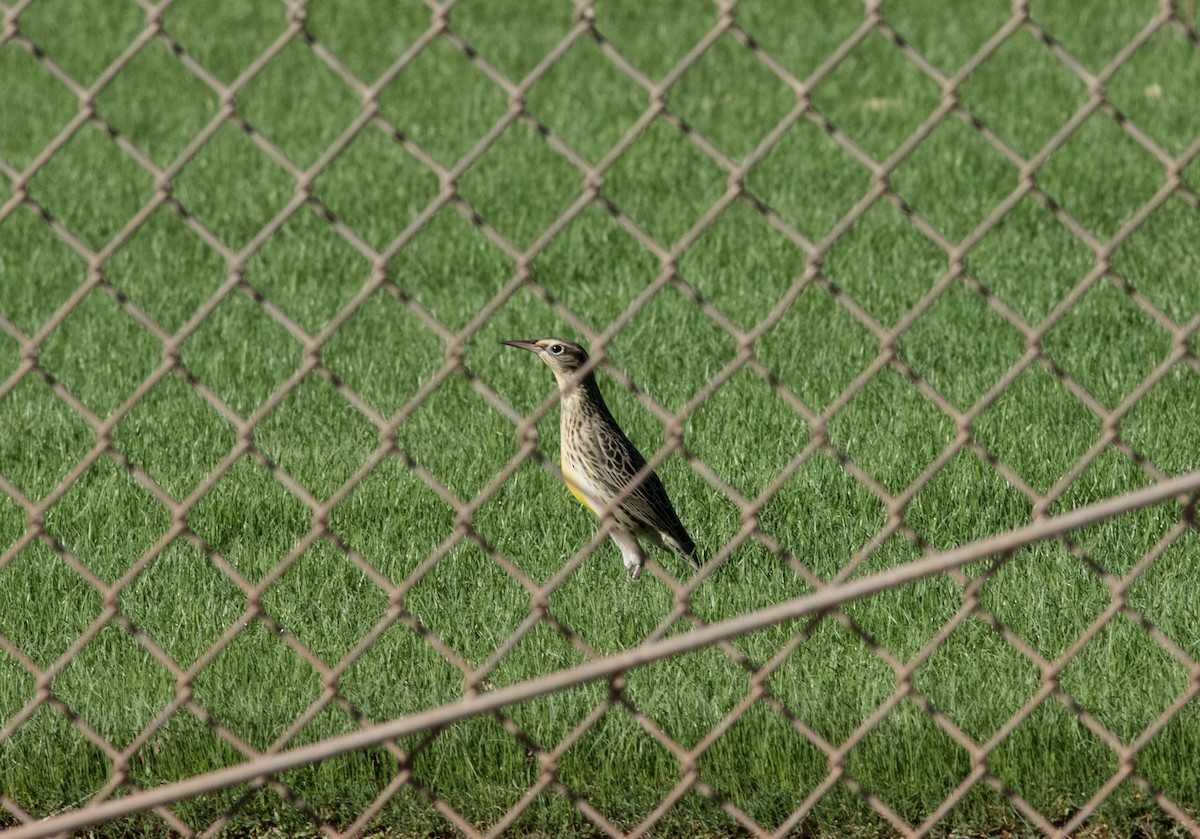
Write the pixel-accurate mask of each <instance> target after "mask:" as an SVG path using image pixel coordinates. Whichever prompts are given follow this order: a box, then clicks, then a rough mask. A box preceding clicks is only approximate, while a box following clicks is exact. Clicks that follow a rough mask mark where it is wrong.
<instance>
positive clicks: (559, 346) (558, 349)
mask: <svg viewBox="0 0 1200 839" xmlns="http://www.w3.org/2000/svg"><path fill="white" fill-rule="evenodd" d="M562 351H563V346H562V344H554V345H553V346H551V347H550V352H552V353H554V354H555V355H562Z"/></svg>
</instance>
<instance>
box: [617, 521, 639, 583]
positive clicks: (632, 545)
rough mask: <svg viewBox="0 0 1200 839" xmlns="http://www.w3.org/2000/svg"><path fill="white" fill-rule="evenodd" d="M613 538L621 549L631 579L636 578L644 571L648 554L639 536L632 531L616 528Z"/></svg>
mask: <svg viewBox="0 0 1200 839" xmlns="http://www.w3.org/2000/svg"><path fill="white" fill-rule="evenodd" d="M612 540H613V541H614V542H616V543H617V547H618V548H620V549H621V559H622V560H623V561H624V563H625V570H627V571H628V572H629V579H631V580H636V579H637V578H638V577H639V576H640V575H641V573H642V566H643V565H645V564H646V554H645V552H644V551H643V550H642V546H641V544H640V543H639V542H638V540H637V537H636V536H634V535H633V534H632V533H626V532H624V531H622V530H614V531H613V532H612Z"/></svg>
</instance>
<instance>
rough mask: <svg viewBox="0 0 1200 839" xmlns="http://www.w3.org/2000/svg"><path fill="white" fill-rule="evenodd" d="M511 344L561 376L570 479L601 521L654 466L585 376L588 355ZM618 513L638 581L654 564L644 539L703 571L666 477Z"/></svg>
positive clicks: (559, 343) (617, 527)
mask: <svg viewBox="0 0 1200 839" xmlns="http://www.w3.org/2000/svg"><path fill="white" fill-rule="evenodd" d="M504 343H505V344H508V345H509V346H510V347H519V348H521V349H523V350H529V351H530V352H532V353H534V354H536V355H537V356H538V358H540V359H541V360H542V361H544V362H545V363H546V366H548V367H549V368H550V369H551V370H552V371H554V378H555V379H557V380H558V389H559V394H560V401H561V406H560V411H561V414H562V418H561V422H560V425H561V428H562V435H561V436H562V473H563V477H564V478H566V482H567V488H568V489H569V490H571V494H572V495H574V496H575V497H576V498H578V499H579V501H580V503H581V504H583V506H585V507H587V508H588V509H589V510H591V511H592V512H593V513H595V514H596V515H599V514H600V513H601V511H603V510H604V509H605V507H606V505H608V504H609V503H610V502H611V501H612V500H613V498H615V497H616V495H617V493H618V492H620V491H621V490H622V489H624V488H626V487H627V486H629V484H630V482H631V481H632V480H633V478H634V476H635V475H637V474H638V472H639V471H640V470H641V469H642V467H644V466H645V465H646V459H645V458H644V457H642V454H641V452H639V451H638V450H637V448H636V447H635V446H634V445H633V443H631V442H629V438H628V437H626V436H625V434H624V432H622V431H621V428H620V426H618V425H617V421H616V420H615V419H613V415H612V413H611V412H610V411H609V410H608V406H607V405H606V404H604V397H603V396H601V395H600V387H599V386H598V385H597V384H596V377H595V376H594V375H593V374H592V372H591V371H590V370H589V371H588V372H587V373H584V374H583V375H580V374H579V370H580V368H581V367H583V365H584V362H586V361H587V360H588V354H587V351H586V350H584V348H583V347H581V346H579V344H576V343H575V342H573V341H565V340H563V339H562V338H542V339H541V340H536V341H505V342H504ZM611 512H612V517H613V519H614V527H613V529H612V539H613V541H614V542H616V543H617V547H619V548H620V549H621V558H622V559H623V560H624V562H625V568H626V569H627V570H628V571H629V576H630V578H631V579H634V580H636V579H637V578H638V575H639V574H641V573H642V566H643V565H644V564H645V562H646V555H645V553H644V552H643V551H642V546H641V544H640V543H639V542H638V539H639V538H642V539H649V540H650V541H651V542H654V543H655V544H657V545H658V546H659V547H661V548H665V549H666V550H668V551H670V552H671V553H673V554H675V555H676V556H678V557H679V558H681V559H686V560H688V561H689V562H691V563H692V564H693V565H695V566H696V567H697V568H699V567H700V557H699V554H697V552H696V543H695V542H693V541H692V537H690V536H688V534H687V531H686V530H684V529H683V525H682V524H681V523H680V521H679V516H678V515H677V514H676V513H675V508H674V507H673V506H671V499H670V498H668V497H667V491H666V490H665V489H663V485H662V481H660V480H659V479H658V475H656V474H654V473H653V472H651V473H650V474H648V475H646V477H645V478H644V479H643V480H642V481H641V483H640V484H639V485H638V486H637V487H636V488H635V489H633V490H631V491H630V492H629V493H628V494H627V495H626V496H625V497H624V498H623V499H622V500H621V501H620V502H618V503H617V505H616V507H615V508H614V509H612V511H611Z"/></svg>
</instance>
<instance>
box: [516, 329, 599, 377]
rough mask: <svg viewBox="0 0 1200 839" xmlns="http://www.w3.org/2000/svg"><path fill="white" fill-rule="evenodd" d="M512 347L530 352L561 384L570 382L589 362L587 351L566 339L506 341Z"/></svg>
mask: <svg viewBox="0 0 1200 839" xmlns="http://www.w3.org/2000/svg"><path fill="white" fill-rule="evenodd" d="M503 343H505V344H508V346H510V347H519V348H520V349H523V350H529V351H530V352H531V353H533V354H534V355H536V356H537V357H538V358H540V359H541V360H542V361H544V362H545V363H546V366H547V367H549V368H550V369H551V370H553V371H554V376H555V378H557V379H558V381H559V383H560V384H565V383H567V382H570V381H571V380H572V378H574V377H575V376H576V374H577V372H578V371H579V369H580V368H581V367H583V365H584V363H585V362H586V361H587V360H588V354H587V350H585V349H584V348H583V347H581V346H579V344H576V343H575V342H574V341H568V340H566V339H565V338H540V339H538V340H534V341H504V342H503Z"/></svg>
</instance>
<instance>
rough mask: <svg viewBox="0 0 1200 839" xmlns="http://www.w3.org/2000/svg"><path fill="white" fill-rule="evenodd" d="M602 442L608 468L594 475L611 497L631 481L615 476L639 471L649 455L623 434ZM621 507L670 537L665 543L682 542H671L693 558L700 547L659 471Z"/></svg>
mask: <svg viewBox="0 0 1200 839" xmlns="http://www.w3.org/2000/svg"><path fill="white" fill-rule="evenodd" d="M600 444H601V448H602V450H603V455H604V458H605V460H606V462H607V466H608V468H607V469H604V470H598V471H599V472H601V474H597V475H594V476H593V477H594V478H595V479H596V480H597V481H599V482H600V483H601V484H602V485H603V486H604V488H605V489H606V490H607V491H608V493H609V497H610V498H611V497H612V496H614V495H616V494H617V493H618V492H620V491H621V490H622V489H624V488H625V486H626V485H627V483H628V481H624V480H621V481H618V480H616V479H615V476H617V475H636V474H637V473H638V472H640V471H641V470H642V469H643V468H644V467H645V465H646V459H645V458H644V457H642V453H641V452H639V451H638V450H637V447H636V446H634V445H633V443H631V442H629V440H628V439H625V438H624V437H623V436H622V437H617V436H615V435H605V436H604V437H603V439H601V441H600ZM621 507H622V509H623V510H624V511H625V512H626V513H627V514H628V515H629V516H630V517H631V518H633V519H634V520H635V521H636V522H638V523H639V524H641V525H642V526H644V527H645V528H647V529H648V530H652V531H655V532H657V533H661V534H663V535H664V536H667V537H669V539H668V540H667V541H666V542H665V544H667V545H668V546H670V542H672V541H673V542H674V543H675V545H677V546H678V547H675V546H671V547H672V549H673V550H675V552H676V553H680V554H681V555H684V556H685V557H686V558H688V559H692V556H691V555H692V554H694V553H695V550H696V546H695V543H693V542H692V538H691V537H690V536H688V533H687V531H686V530H685V529H684V527H683V523H682V522H681V521H680V520H679V515H678V514H677V513H676V512H675V507H674V506H673V505H672V504H671V499H670V498H669V497H668V496H667V491H666V490H665V489H664V488H663V485H662V481H661V480H659V477H658V475H657V474H656V473H654V472H651V473H650V474H649V475H647V476H646V477H645V478H643V479H642V481H641V483H640V484H638V486H637V488H636V489H634V490H633V492H631V493H630V494H629V495H628V496H627V497H626V499H625V501H624V502H622V504H621Z"/></svg>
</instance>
